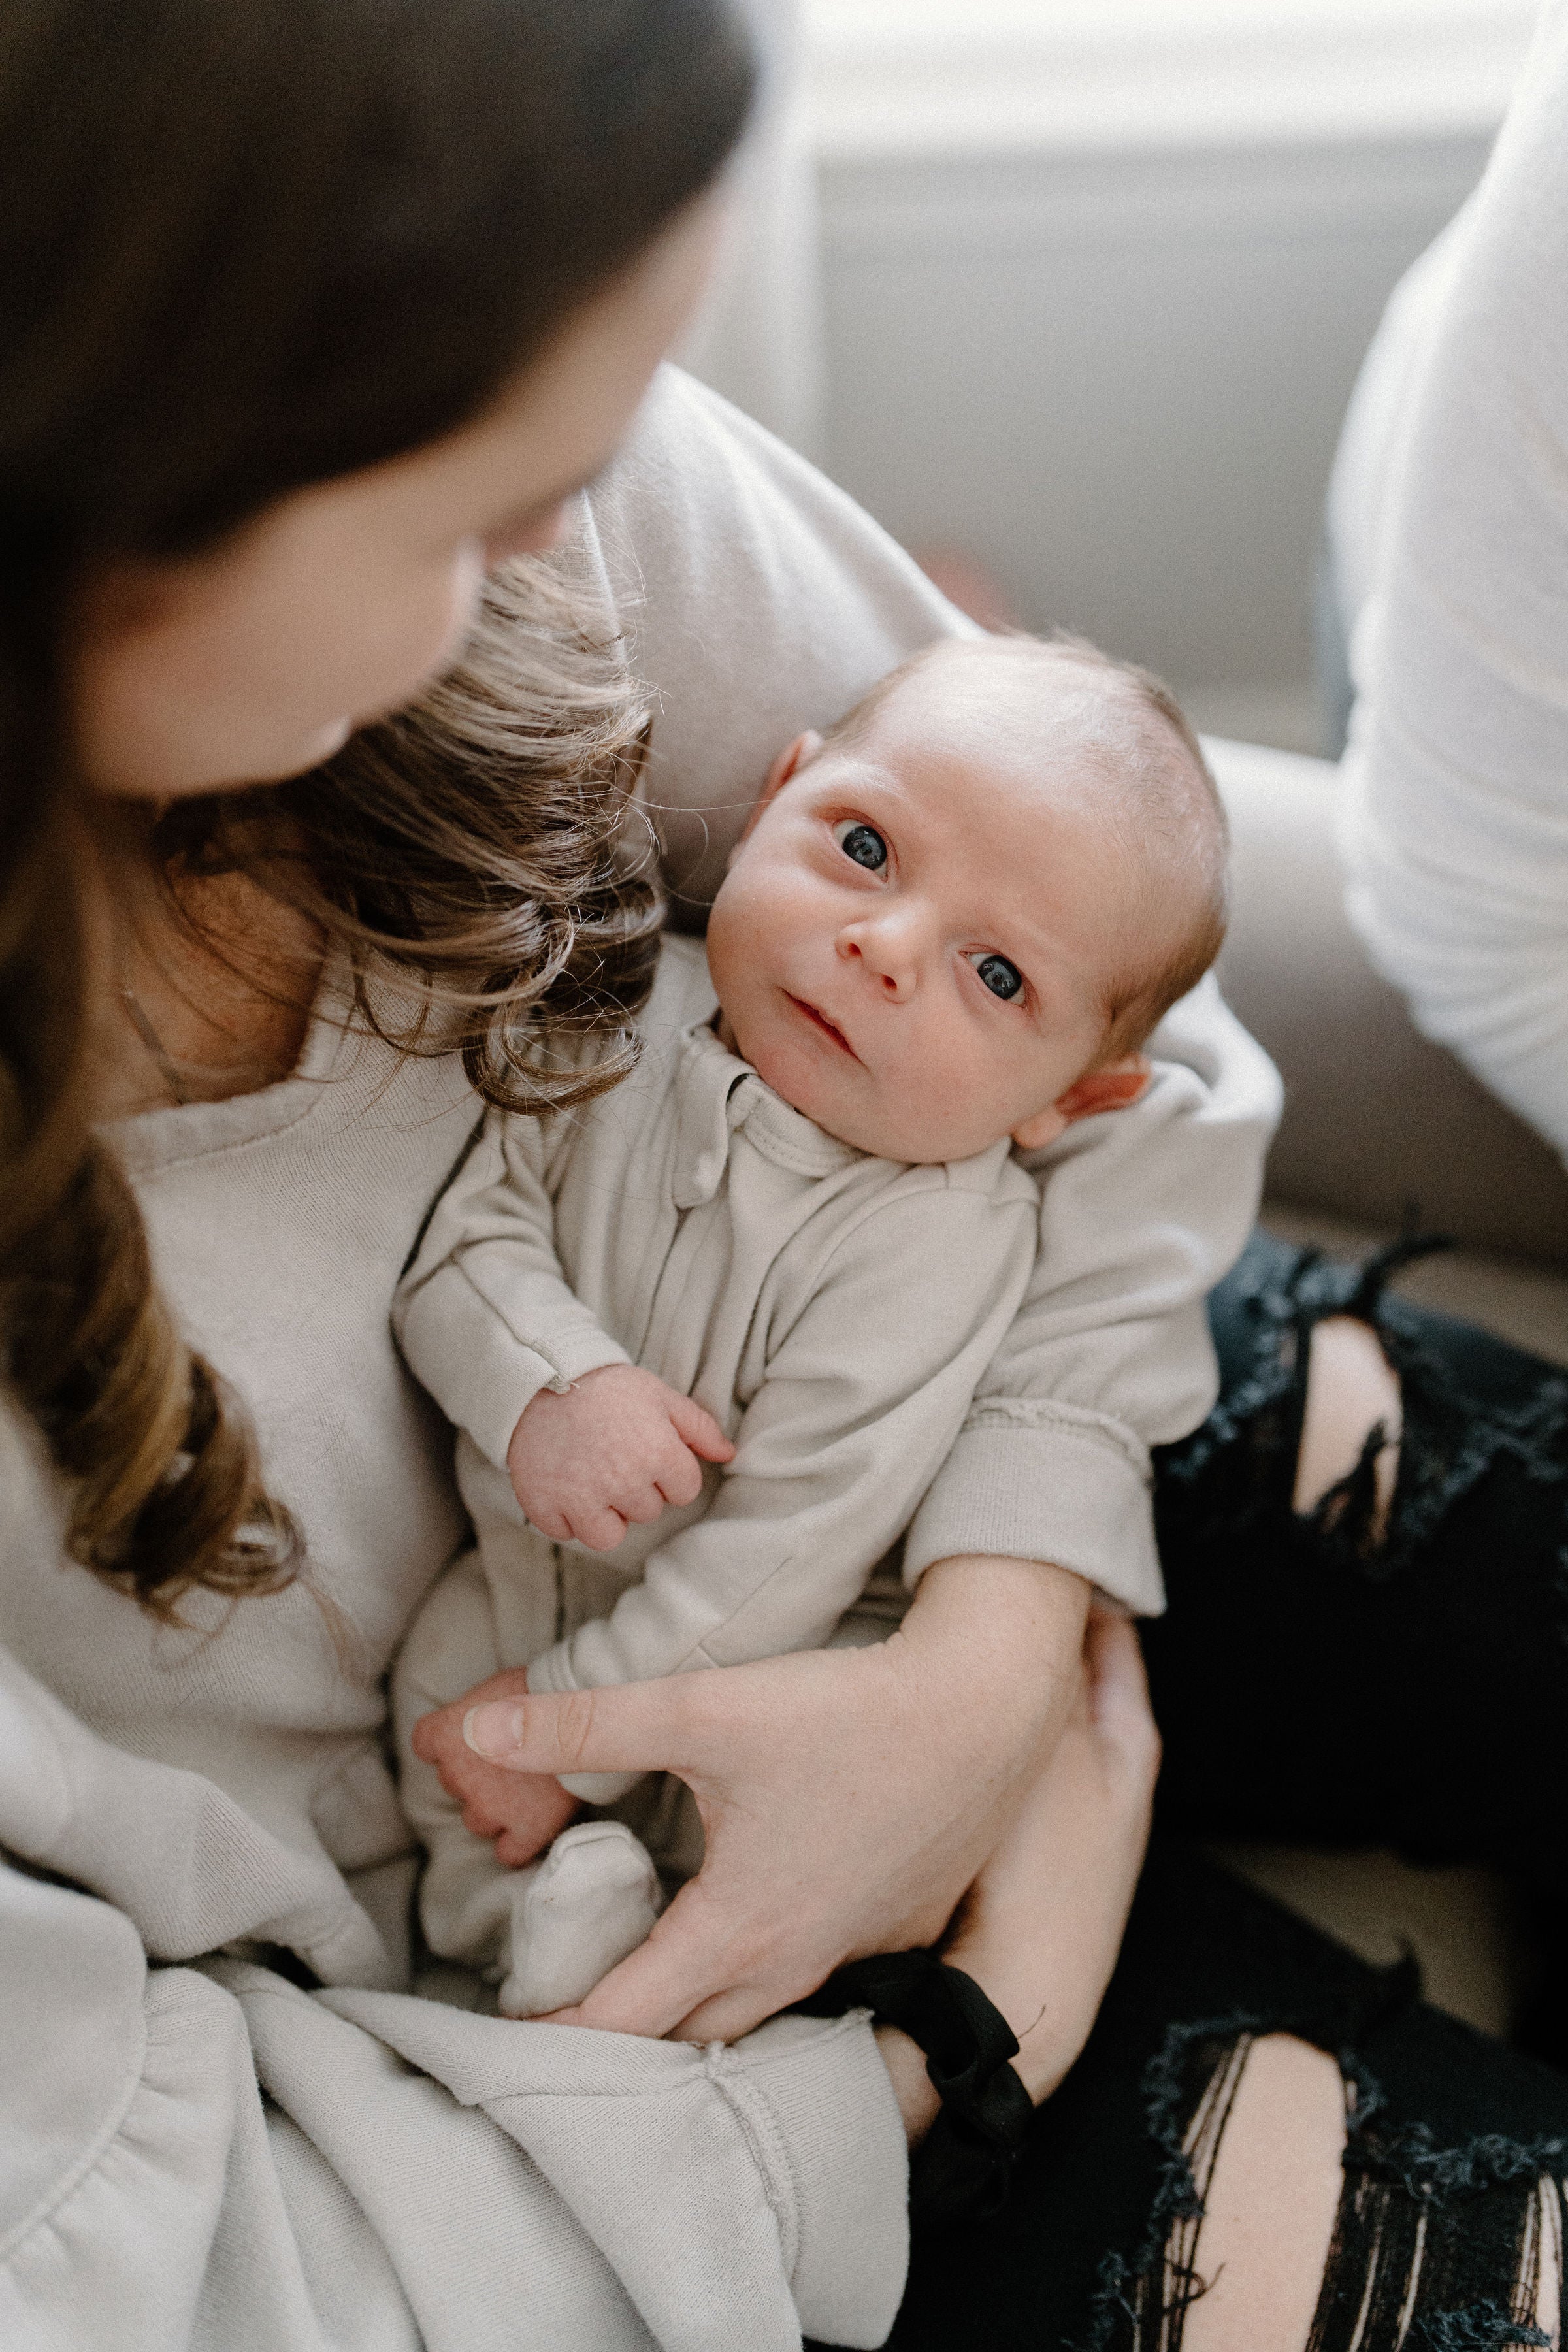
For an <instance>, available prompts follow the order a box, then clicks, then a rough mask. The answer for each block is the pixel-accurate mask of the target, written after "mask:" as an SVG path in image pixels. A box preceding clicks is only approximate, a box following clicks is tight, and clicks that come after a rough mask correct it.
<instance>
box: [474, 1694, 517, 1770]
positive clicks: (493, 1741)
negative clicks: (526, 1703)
mask: <svg viewBox="0 0 1568 2352" xmlns="http://www.w3.org/2000/svg"><path fill="white" fill-rule="evenodd" d="M463 1740H464V1744H465V1746H467V1747H469V1748H472V1749H473V1751H474V1754H475V1755H476V1756H482V1757H483V1758H484V1759H485V1760H486V1762H487V1763H490V1764H504V1763H508V1762H510V1759H511V1757H512V1755H513V1753H514V1752H515V1750H516V1749H518V1748H521V1745H522V1709H521V1707H520V1706H508V1705H507V1703H506V1701H505V1700H504V1699H492V1700H491V1701H490V1702H489V1706H471V1707H470V1708H469V1709H468V1713H467V1715H466V1716H465V1717H463Z"/></svg>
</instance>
